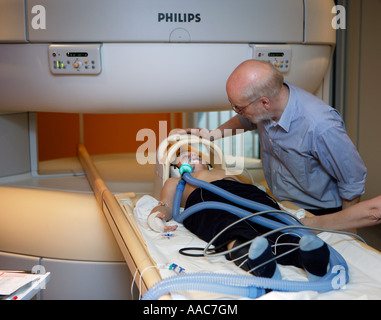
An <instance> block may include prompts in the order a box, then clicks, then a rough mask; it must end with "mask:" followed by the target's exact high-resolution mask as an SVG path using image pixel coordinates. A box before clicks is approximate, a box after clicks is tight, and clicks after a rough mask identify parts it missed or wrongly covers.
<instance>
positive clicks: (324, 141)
mask: <svg viewBox="0 0 381 320" xmlns="http://www.w3.org/2000/svg"><path fill="white" fill-rule="evenodd" d="M316 141H317V142H316V150H317V151H316V152H317V156H318V157H319V160H320V163H321V165H322V166H323V167H324V169H325V170H326V171H327V172H328V173H329V174H330V175H331V176H332V177H333V178H334V179H336V181H337V186H338V190H339V194H340V197H341V198H342V199H346V200H352V199H354V198H356V197H358V196H360V195H362V194H363V193H364V192H365V179H366V172H367V170H366V167H365V165H364V162H363V160H362V159H361V157H360V154H359V153H358V151H357V149H356V147H355V146H354V145H353V143H352V141H351V140H350V138H349V137H348V135H347V133H346V131H345V129H344V127H343V126H341V125H333V126H331V127H330V128H328V129H327V130H325V131H324V132H321V133H320V134H318V135H317V139H316Z"/></svg>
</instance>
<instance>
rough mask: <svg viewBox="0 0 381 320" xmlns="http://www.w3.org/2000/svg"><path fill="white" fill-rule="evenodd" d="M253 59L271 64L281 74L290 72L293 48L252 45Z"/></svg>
mask: <svg viewBox="0 0 381 320" xmlns="http://www.w3.org/2000/svg"><path fill="white" fill-rule="evenodd" d="M250 47H251V48H252V49H253V59H257V60H263V61H268V62H270V63H271V64H272V65H273V66H274V67H276V68H277V69H278V70H279V71H280V72H287V71H289V70H290V64H291V47H290V46H288V45H266V44H252V45H250Z"/></svg>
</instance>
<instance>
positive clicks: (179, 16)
mask: <svg viewBox="0 0 381 320" xmlns="http://www.w3.org/2000/svg"><path fill="white" fill-rule="evenodd" d="M162 21H163V22H200V21H201V14H200V13H159V14H158V22H162Z"/></svg>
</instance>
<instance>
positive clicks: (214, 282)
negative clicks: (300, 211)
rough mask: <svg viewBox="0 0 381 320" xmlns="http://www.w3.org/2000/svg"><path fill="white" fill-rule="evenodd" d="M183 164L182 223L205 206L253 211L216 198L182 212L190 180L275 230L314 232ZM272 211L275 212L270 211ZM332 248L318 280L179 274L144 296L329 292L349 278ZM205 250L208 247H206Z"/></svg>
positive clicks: (180, 185)
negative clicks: (194, 174) (186, 292)
mask: <svg viewBox="0 0 381 320" xmlns="http://www.w3.org/2000/svg"><path fill="white" fill-rule="evenodd" d="M189 167H190V166H189V165H188V167H186V166H185V167H183V166H182V167H181V168H180V169H181V170H180V172H181V174H182V179H181V180H180V181H179V183H178V185H177V190H176V194H175V199H174V204H173V218H174V220H175V221H177V222H179V223H182V222H183V221H184V220H185V219H186V218H188V217H189V216H190V215H192V214H194V213H195V212H198V211H200V210H204V209H222V210H225V211H229V212H231V213H233V214H236V215H237V216H239V217H240V218H243V217H246V216H248V215H253V214H252V212H250V211H247V210H244V209H241V208H238V207H235V206H234V205H229V204H226V203H223V204H222V203H219V202H215V201H206V202H202V203H198V204H196V205H193V206H191V207H189V208H187V209H186V210H184V211H183V212H182V213H181V214H180V201H181V197H182V193H183V191H184V187H185V183H190V184H192V185H194V186H197V187H200V188H203V189H206V190H208V191H210V192H213V193H215V194H217V195H219V196H221V197H224V198H225V199H228V200H229V201H231V202H232V203H235V204H239V205H241V206H243V207H246V208H250V209H253V210H255V211H258V212H259V213H258V214H255V215H254V216H252V217H249V218H248V219H249V220H251V221H252V222H254V223H257V224H259V225H262V226H264V227H267V228H269V229H273V230H274V231H273V232H288V231H290V229H292V232H293V233H296V234H298V235H299V236H303V235H307V234H312V233H311V231H309V230H307V229H308V228H307V227H305V226H303V225H301V224H299V222H297V221H296V220H295V219H294V218H291V217H290V216H289V215H288V214H287V213H286V212H284V214H279V211H277V212H276V213H274V211H275V210H274V208H272V207H270V206H267V205H263V204H260V203H258V202H255V201H252V200H248V199H245V198H242V197H239V196H237V195H235V194H232V193H230V192H228V191H226V190H224V189H221V188H219V187H217V186H215V185H213V184H211V183H209V182H205V181H202V180H199V179H196V178H194V177H192V176H191V175H190V172H191V169H192V168H191V167H190V170H189ZM264 211H265V212H266V214H269V215H274V216H275V215H276V217H277V219H279V220H280V221H281V222H277V221H273V220H270V219H267V218H265V217H262V216H261V215H260V214H261V212H264ZM271 211H272V212H271ZM328 248H329V251H330V258H329V270H328V272H327V273H326V275H325V276H323V277H321V278H320V279H319V280H316V281H289V280H277V279H269V278H262V277H254V276H252V275H247V276H246V275H231V274H216V273H190V274H179V275H177V276H173V277H169V278H166V279H163V280H162V281H159V282H158V283H156V284H155V285H154V286H152V287H151V288H150V289H149V290H148V291H147V292H146V293H145V294H144V296H143V299H145V300H155V299H158V298H159V297H161V296H162V295H164V294H168V293H172V292H177V291H180V290H197V291H200V290H201V291H208V292H214V293H220V294H225V295H237V296H242V297H248V298H258V297H260V296H262V295H263V294H265V292H266V291H265V290H266V289H270V290H276V291H288V292H297V291H305V290H311V291H317V292H326V291H331V290H336V289H340V288H342V287H343V286H344V285H345V284H346V283H347V282H348V265H347V263H346V261H345V260H344V258H343V257H342V256H341V255H340V254H339V253H338V252H337V251H336V250H335V249H333V248H332V247H331V246H329V245H328ZM204 254H205V251H204Z"/></svg>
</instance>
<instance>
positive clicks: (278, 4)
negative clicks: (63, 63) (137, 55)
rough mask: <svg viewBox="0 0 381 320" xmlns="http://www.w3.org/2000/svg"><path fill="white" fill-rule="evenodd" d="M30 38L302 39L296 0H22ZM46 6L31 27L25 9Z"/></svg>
mask: <svg viewBox="0 0 381 320" xmlns="http://www.w3.org/2000/svg"><path fill="white" fill-rule="evenodd" d="M26 3H27V13H28V34H29V40H30V41H31V42H169V41H180V42H182V41H191V42H220V43H227V42H229V43H231V42H233V43H241V42H244V43H248V42H282V43H284V42H293V43H295V42H298V43H302V42H303V19H304V16H303V15H304V10H303V1H302V0H255V1H254V0H207V1H205V0H192V1H189V0H160V1H158V0H144V1H141V0H108V1H105V0H65V1H62V0H27V1H26ZM35 5H41V6H43V7H44V8H45V10H46V28H45V29H38V28H33V26H32V24H31V21H32V19H33V17H35V14H32V13H31V9H32V8H33V6H35Z"/></svg>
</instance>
